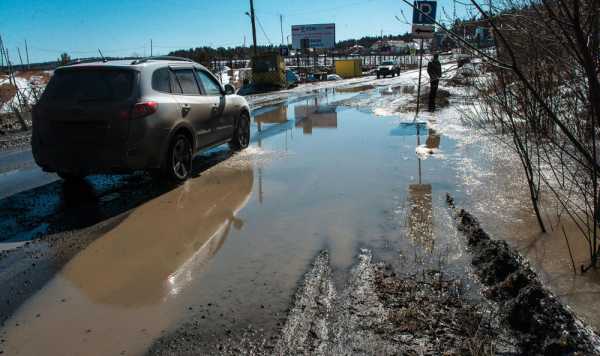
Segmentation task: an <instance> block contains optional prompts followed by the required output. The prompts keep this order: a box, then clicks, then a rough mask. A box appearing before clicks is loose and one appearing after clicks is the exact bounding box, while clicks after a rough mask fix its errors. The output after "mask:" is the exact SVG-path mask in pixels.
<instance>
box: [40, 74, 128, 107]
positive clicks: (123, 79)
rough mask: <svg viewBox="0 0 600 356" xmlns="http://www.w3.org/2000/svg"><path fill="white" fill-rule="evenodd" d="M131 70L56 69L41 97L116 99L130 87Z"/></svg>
mask: <svg viewBox="0 0 600 356" xmlns="http://www.w3.org/2000/svg"><path fill="white" fill-rule="evenodd" d="M133 79H134V72H132V71H129V70H118V69H92V68H81V69H69V70H59V71H56V73H55V74H54V76H53V77H52V80H50V83H48V86H47V87H46V91H45V93H44V98H49V99H52V100H54V101H77V102H85V101H119V100H125V99H128V98H129V97H130V96H131V93H132V91H133Z"/></svg>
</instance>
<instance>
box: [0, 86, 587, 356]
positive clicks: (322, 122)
mask: <svg viewBox="0 0 600 356" xmlns="http://www.w3.org/2000/svg"><path fill="white" fill-rule="evenodd" d="M357 95H358V97H357V100H358V99H364V98H366V96H368V95H372V96H374V97H375V99H376V100H374V101H373V102H376V103H382V102H384V100H385V97H391V98H392V99H393V100H399V102H403V100H402V99H401V97H402V96H404V95H407V94H406V93H405V92H404V91H402V90H400V91H396V92H393V93H391V94H390V93H387V92H381V91H376V90H375V91H371V92H367V93H365V92H361V93H353V92H345V93H336V92H335V91H332V90H329V91H325V92H319V93H315V94H314V95H312V96H304V97H302V98H298V99H290V100H289V101H288V102H286V103H284V104H282V105H277V106H273V107H265V108H260V109H257V110H255V112H254V115H253V116H254V122H253V140H252V145H251V146H250V147H249V148H248V149H247V150H246V151H244V152H242V153H240V154H236V155H233V156H232V157H229V158H228V159H226V160H224V161H222V162H220V163H218V164H216V165H215V166H213V167H211V168H209V169H207V170H205V171H202V172H201V173H200V174H199V175H198V176H196V177H195V178H193V179H190V180H189V181H188V182H186V183H185V184H184V185H182V186H179V187H177V188H175V189H172V190H169V191H167V192H166V193H163V194H160V195H159V196H157V197H155V198H153V199H151V200H148V201H146V202H145V203H143V204H141V205H139V206H137V207H136V208H134V209H133V210H131V211H130V212H129V213H128V214H127V216H125V217H124V218H123V219H122V221H120V223H119V224H118V225H117V226H115V227H114V228H113V229H112V230H110V231H108V232H107V233H105V234H104V235H103V236H101V237H99V238H98V239H97V240H95V241H94V242H93V243H91V244H90V245H89V246H88V247H87V248H86V249H84V250H83V251H82V252H80V253H79V254H78V255H77V256H76V257H75V258H73V259H72V260H71V261H70V262H69V263H68V264H67V265H66V266H65V267H64V268H63V269H62V270H61V271H60V273H58V274H57V275H56V277H55V278H53V279H52V280H51V281H50V282H49V283H48V284H47V285H46V286H45V287H44V288H43V289H42V290H40V291H39V293H37V294H36V295H34V296H33V297H31V298H30V299H29V300H28V301H27V302H26V303H25V304H24V305H23V306H22V307H21V308H20V309H19V310H18V311H17V312H16V313H15V315H14V316H13V317H12V318H11V319H10V320H8V321H7V322H6V326H5V328H4V329H3V330H2V332H1V335H0V337H1V338H2V339H4V340H5V341H4V343H3V344H1V345H0V346H1V347H0V349H2V350H4V352H5V353H6V354H9V355H37V354H45V355H81V354H85V355H112V354H127V355H132V354H133V355H137V354H142V353H144V352H146V351H147V350H148V348H149V347H150V346H151V345H152V343H153V342H154V341H155V340H156V339H158V338H160V337H161V336H164V335H167V334H169V333H170V332H172V331H173V330H176V329H177V327H179V326H181V325H182V324H184V323H186V322H189V321H190V320H194V327H195V328H198V329H200V330H201V332H200V334H201V335H203V338H204V339H205V340H206V343H210V342H212V340H213V339H214V338H219V337H221V336H223V335H227V334H229V333H231V332H232V330H234V331H235V330H242V329H244V328H246V327H248V325H253V326H255V327H258V328H262V329H264V330H267V331H268V330H275V329H277V328H279V327H280V326H281V325H282V322H283V320H284V318H285V316H286V313H287V309H288V307H289V305H290V301H291V298H292V296H293V295H294V292H295V291H296V288H297V283H298V281H299V280H301V278H302V276H303V274H304V273H305V272H306V271H307V269H308V268H309V266H310V263H311V262H312V261H313V259H314V257H315V256H316V255H318V253H319V251H321V250H324V249H326V250H328V251H329V258H330V264H331V267H332V271H333V276H334V282H335V283H336V284H339V285H343V283H344V282H345V280H346V279H347V278H348V271H349V270H350V268H351V266H352V265H353V261H355V256H356V255H357V253H358V251H360V249H361V248H369V249H371V250H372V251H373V253H374V254H375V255H377V256H378V258H381V259H385V260H386V261H389V262H390V263H391V264H393V265H394V267H395V269H396V270H399V271H402V272H403V273H406V274H415V273H419V272H420V271H422V270H423V269H425V268H427V269H440V270H443V271H444V273H448V274H449V275H452V276H454V277H455V278H459V279H463V280H464V284H465V289H466V290H467V291H468V290H473V291H476V290H477V287H476V286H471V285H470V283H473V282H471V281H472V279H470V278H469V273H470V269H469V266H468V263H467V261H470V256H468V252H466V250H465V248H464V243H463V238H462V236H461V235H459V234H458V233H457V232H456V230H455V229H454V224H453V222H452V219H451V217H450V216H449V211H448V210H447V208H446V205H445V196H446V193H447V192H449V193H451V194H453V195H454V196H455V197H456V198H457V201H458V203H459V204H461V203H464V204H465V207H467V208H474V209H475V208H476V211H474V214H475V215H477V213H478V212H486V211H487V212H489V211H490V210H491V209H499V210H501V212H498V213H493V212H492V213H490V214H488V215H484V216H483V217H482V218H483V220H484V222H485V223H487V224H492V225H493V222H491V223H490V221H494V220H493V216H494V215H495V216H496V218H495V222H496V223H497V224H504V223H513V222H515V220H514V216H515V214H516V215H518V214H517V213H518V211H520V212H521V215H525V216H529V215H528V214H523V209H524V208H523V206H524V205H523V204H520V205H518V207H517V208H510V207H511V206H513V205H514V204H512V203H511V201H508V200H506V199H509V198H510V197H512V199H518V197H517V198H515V197H514V196H512V195H511V194H512V193H511V194H508V195H506V194H504V195H502V194H501V192H502V189H503V184H504V183H494V182H496V181H499V182H504V178H503V177H504V176H503V172H502V169H503V168H501V167H499V166H494V165H493V164H491V165H485V164H480V163H478V160H479V159H480V158H481V157H484V156H486V155H483V154H482V152H481V151H482V149H481V148H480V146H479V145H478V144H469V143H468V142H465V141H464V140H462V139H461V137H462V136H461V135H462V133H463V131H462V130H463V129H462V128H461V127H460V125H458V124H457V123H456V122H457V118H458V116H459V114H458V112H457V111H455V110H453V109H446V110H442V111H441V112H440V113H439V114H436V115H424V116H423V120H422V121H423V122H422V123H421V124H419V125H415V124H413V123H411V121H412V117H404V116H403V115H406V114H397V113H394V112H393V110H390V111H386V112H385V113H382V111H381V110H380V111H377V110H376V109H377V108H367V110H365V108H357V107H354V106H350V107H349V106H346V105H340V103H347V102H349V101H351V100H352V98H354V96H357ZM394 97H396V98H395V99H394ZM374 112H376V113H378V115H375V114H374ZM450 119H452V120H454V121H453V122H452V123H450V121H449V120H450ZM224 150H226V148H217V149H216V150H212V151H211V152H208V153H206V154H204V155H203V156H200V157H198V158H197V160H196V161H202V160H203V159H206V157H207V156H210V155H214V154H219V152H221V151H224ZM475 167H483V168H485V169H487V171H481V172H479V171H477V169H476V168H475ZM515 174H516V173H515ZM490 182H492V183H493V184H496V186H495V187H496V188H495V189H488V190H486V189H485V188H484V187H486V184H492V183H490ZM493 184H492V185H493ZM490 191H491V192H495V193H496V194H499V195H497V196H496V197H494V199H498V200H495V201H494V203H493V204H491V203H490V201H491V199H492V197H491V196H490V195H491V194H492V193H491V192H490ZM513 191H517V192H518V190H513ZM519 194H520V193H519ZM521 195H522V194H521ZM505 196H508V197H505ZM481 198H483V199H481ZM521 198H522V197H521ZM488 203H490V204H489V205H487V204H488ZM486 206H487V207H486ZM507 209H508V210H507ZM510 209H512V210H510ZM527 221H529V220H527V219H525V218H523V219H522V220H521V221H516V223H517V224H516V225H515V226H525V225H526V224H527ZM491 232H493V233H498V234H499V235H501V236H500V237H506V236H507V235H511V234H514V231H512V230H511V231H506V230H503V229H496V230H494V231H491ZM567 258H568V256H567ZM471 295H472V297H473V298H477V293H476V292H474V293H471ZM596 299H598V298H596Z"/></svg>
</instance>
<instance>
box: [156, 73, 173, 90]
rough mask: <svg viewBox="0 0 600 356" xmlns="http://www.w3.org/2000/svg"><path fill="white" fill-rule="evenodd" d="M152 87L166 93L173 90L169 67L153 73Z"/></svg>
mask: <svg viewBox="0 0 600 356" xmlns="http://www.w3.org/2000/svg"><path fill="white" fill-rule="evenodd" d="M152 89H154V90H156V91H162V92H165V93H170V92H171V77H170V73H169V68H161V69H158V70H156V71H154V74H152Z"/></svg>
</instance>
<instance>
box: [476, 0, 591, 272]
mask: <svg viewBox="0 0 600 356" xmlns="http://www.w3.org/2000/svg"><path fill="white" fill-rule="evenodd" d="M471 3H472V4H473V6H474V7H475V8H477V9H478V11H479V12H480V14H481V16H482V17H483V18H484V19H485V20H486V21H487V23H488V24H489V26H490V27H491V28H492V29H493V32H494V35H495V38H496V41H497V46H496V49H497V55H496V58H495V59H494V60H493V62H494V63H495V64H496V70H494V71H492V74H491V75H490V76H488V77H487V78H486V79H485V80H484V81H482V82H480V83H479V89H480V92H481V93H482V97H483V98H484V100H483V105H482V107H480V108H479V110H478V111H477V116H476V118H477V119H478V120H479V123H480V124H482V126H486V127H488V128H490V127H491V128H496V129H500V130H501V132H504V133H508V135H506V136H505V137H508V138H510V140H511V141H512V145H513V147H514V148H515V150H516V152H517V153H518V155H519V157H520V159H521V163H522V165H523V168H524V171H525V176H526V178H527V182H528V185H529V189H530V193H531V198H532V203H533V206H534V210H535V211H536V214H537V216H538V221H539V222H540V226H541V228H542V230H545V226H544V222H543V219H542V217H541V214H540V212H539V202H540V190H541V189H547V190H548V191H549V192H551V193H552V195H553V197H554V198H555V200H556V201H557V202H558V204H559V206H560V208H561V209H560V212H559V214H561V215H562V214H565V215H568V216H569V217H570V218H571V219H572V220H573V222H575V224H576V225H577V227H578V230H579V232H580V233H581V236H582V237H583V238H585V239H586V241H587V243H588V246H589V254H590V255H589V257H590V261H589V262H590V263H589V265H587V266H582V267H581V270H582V271H585V270H587V269H588V268H590V267H596V266H597V265H598V253H599V247H600V246H598V226H599V225H600V192H599V190H600V187H599V177H598V174H599V169H600V165H599V163H598V138H599V137H598V134H599V132H600V131H599V130H598V129H599V118H600V117H599V116H600V77H599V69H600V48H599V43H600V30H599V29H600V27H599V19H598V16H599V15H600V1H598V0H502V1H498V2H495V4H496V5H495V6H496V10H497V11H495V13H496V15H494V16H491V15H490V14H489V13H488V12H485V11H484V10H483V9H482V8H481V7H480V6H479V5H478V3H477V2H476V1H474V0H471Z"/></svg>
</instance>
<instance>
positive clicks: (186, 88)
mask: <svg viewBox="0 0 600 356" xmlns="http://www.w3.org/2000/svg"><path fill="white" fill-rule="evenodd" d="M171 69H172V73H173V76H174V78H173V81H174V82H175V85H174V86H175V88H174V90H173V94H174V95H175V98H176V99H177V101H178V102H179V104H180V106H181V116H182V118H184V120H187V121H188V122H189V123H190V124H191V125H192V127H193V128H194V130H195V131H196V136H197V138H198V146H199V148H202V147H206V146H210V145H211V144H213V143H215V141H216V137H215V134H214V130H213V123H212V116H213V107H214V105H213V102H212V101H211V100H210V99H209V98H207V97H206V96H205V95H202V92H201V89H200V86H199V83H198V81H197V80H196V75H195V73H194V69H193V68H192V67H191V66H190V67H179V66H177V67H172V68H171Z"/></svg>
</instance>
